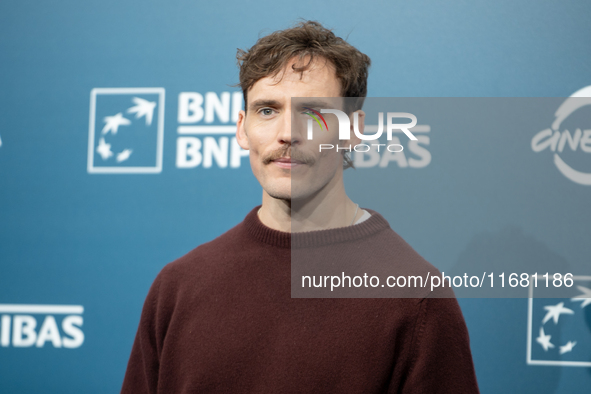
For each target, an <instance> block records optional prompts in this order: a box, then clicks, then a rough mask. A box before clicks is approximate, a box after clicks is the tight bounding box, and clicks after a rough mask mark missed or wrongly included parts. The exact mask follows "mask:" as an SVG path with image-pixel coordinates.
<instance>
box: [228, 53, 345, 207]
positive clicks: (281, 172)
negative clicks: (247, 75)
mask: <svg viewBox="0 0 591 394" xmlns="http://www.w3.org/2000/svg"><path fill="white" fill-rule="evenodd" d="M294 62H295V60H294V61H292V62H290V63H289V64H288V65H287V67H286V68H285V69H284V70H283V71H282V72H281V73H279V74H278V76H277V77H275V78H272V77H265V78H262V79H260V80H259V81H257V82H256V83H255V84H254V85H253V86H252V88H251V89H250V90H249V91H248V107H247V108H246V109H247V111H246V113H245V112H244V111H241V112H240V115H239V119H238V131H237V139H238V143H239V144H240V146H241V147H242V148H244V149H248V150H250V164H251V167H252V171H253V173H254V175H255V176H256V178H257V179H258V181H259V183H260V184H261V186H262V187H263V190H264V191H265V192H266V193H267V194H269V195H270V196H271V197H274V198H278V199H282V200H292V199H294V200H296V199H300V198H307V197H311V196H312V195H314V194H315V193H317V192H319V191H320V190H321V189H323V188H326V187H327V186H329V185H331V184H332V183H334V182H337V181H339V180H340V179H342V163H343V156H342V152H336V149H331V150H323V151H322V152H319V144H332V145H333V146H337V145H338V143H339V140H338V122H337V119H336V116H333V115H328V116H325V119H326V122H327V123H328V130H330V131H329V132H327V131H326V130H324V132H322V131H321V130H320V127H318V126H317V125H316V126H315V128H314V139H313V140H310V141H308V140H307V134H306V125H307V120H308V119H310V117H309V116H307V115H305V114H304V112H306V110H305V109H303V108H299V106H296V105H294V108H292V105H291V104H292V103H291V98H292V97H340V96H341V84H340V82H339V80H338V79H337V77H336V74H335V71H334V68H333V66H332V65H331V64H330V63H329V62H326V61H324V59H320V60H316V61H315V62H314V63H313V64H312V65H311V67H310V68H309V69H308V70H306V71H304V73H303V75H302V74H301V73H300V72H294V71H293V69H292V67H291V66H292V64H293V63H294ZM279 80H280V81H279ZM278 81H279V83H278ZM318 101H319V100H316V103H311V104H310V105H312V106H313V107H314V109H315V110H317V111H319V110H320V109H321V108H326V106H323V103H322V102H318ZM339 101H340V99H339ZM326 102H327V103H330V104H329V106H330V107H335V106H334V103H335V99H332V100H326ZM314 123H315V122H314ZM341 143H342V142H341ZM348 144H349V142H347V144H346V145H347V146H348Z"/></svg>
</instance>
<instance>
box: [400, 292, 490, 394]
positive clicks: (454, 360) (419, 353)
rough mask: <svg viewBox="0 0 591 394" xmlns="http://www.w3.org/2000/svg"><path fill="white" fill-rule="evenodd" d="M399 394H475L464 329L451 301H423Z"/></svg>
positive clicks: (469, 353)
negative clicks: (408, 362)
mask: <svg viewBox="0 0 591 394" xmlns="http://www.w3.org/2000/svg"><path fill="white" fill-rule="evenodd" d="M415 327H416V328H415V333H414V335H413V339H412V346H411V352H412V356H411V359H410V364H409V365H408V369H406V372H405V373H404V375H403V377H402V381H401V382H400V383H401V384H400V387H396V388H391V390H390V392H392V393H394V392H400V393H430V394H433V393H463V394H472V393H478V392H479V391H478V384H477V381H476V373H475V371H474V364H473V361H472V353H471V351H470V339H469V337H468V329H467V327H466V323H465V321H464V317H463V315H462V311H461V309H460V305H459V304H458V301H457V300H456V299H455V298H424V299H423V300H422V301H421V302H420V307H419V312H418V316H417V324H416V326H415Z"/></svg>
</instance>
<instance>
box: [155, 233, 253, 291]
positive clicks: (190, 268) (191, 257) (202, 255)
mask: <svg viewBox="0 0 591 394" xmlns="http://www.w3.org/2000/svg"><path fill="white" fill-rule="evenodd" d="M248 237H249V235H248V233H247V231H246V230H245V229H244V225H243V223H242V222H241V223H239V224H237V225H236V226H234V227H233V228H231V229H230V230H228V231H226V232H225V233H223V234H221V235H220V236H218V237H216V238H215V239H213V240H211V241H209V242H206V243H204V244H201V245H199V246H197V247H196V248H194V249H192V250H191V251H189V252H188V253H186V254H185V255H183V256H181V257H179V258H177V259H175V260H174V261H172V262H170V263H168V264H166V265H165V266H164V267H163V268H162V269H161V270H160V272H159V273H158V275H157V277H156V279H155V282H158V283H159V284H160V286H161V287H163V288H164V289H166V288H178V287H179V286H180V285H181V284H187V283H189V284H195V283H199V282H204V281H206V280H207V279H208V278H211V277H212V276H216V275H219V273H220V272H221V271H224V270H228V269H230V268H231V267H230V266H231V265H233V264H236V263H237V262H239V261H240V259H239V258H237V257H238V256H244V254H245V253H249V249H252V244H253V242H251V240H250V239H249V238H248Z"/></svg>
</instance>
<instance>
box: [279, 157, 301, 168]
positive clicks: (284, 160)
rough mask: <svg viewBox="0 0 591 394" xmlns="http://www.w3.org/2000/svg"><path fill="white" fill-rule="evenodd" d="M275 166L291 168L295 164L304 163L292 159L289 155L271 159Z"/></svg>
mask: <svg viewBox="0 0 591 394" xmlns="http://www.w3.org/2000/svg"><path fill="white" fill-rule="evenodd" d="M272 162H273V163H274V164H275V165H276V166H278V167H281V168H293V167H296V166H299V165H301V164H304V163H303V162H301V161H298V160H294V159H292V158H290V157H280V158H278V159H275V160H273V161H272Z"/></svg>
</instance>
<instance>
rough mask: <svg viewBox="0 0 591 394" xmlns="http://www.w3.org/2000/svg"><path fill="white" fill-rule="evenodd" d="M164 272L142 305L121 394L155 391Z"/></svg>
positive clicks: (153, 284) (158, 362)
mask: <svg viewBox="0 0 591 394" xmlns="http://www.w3.org/2000/svg"><path fill="white" fill-rule="evenodd" d="M161 281H162V272H161V273H160V274H159V275H158V276H157V277H156V279H155V280H154V282H153V283H152V286H151V287H150V290H149V291H148V295H147V296H146V300H145V301H144V306H143V308H142V315H141V317H140V323H139V326H138V330H137V333H136V335H135V340H134V342H133V347H132V349H131V355H130V357H129V361H128V363H127V371H126V372H125V378H124V379H123V387H122V388H121V393H156V391H157V386H158V370H159V364H160V361H159V359H160V352H159V350H158V340H157V311H158V298H159V290H160V282H161Z"/></svg>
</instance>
